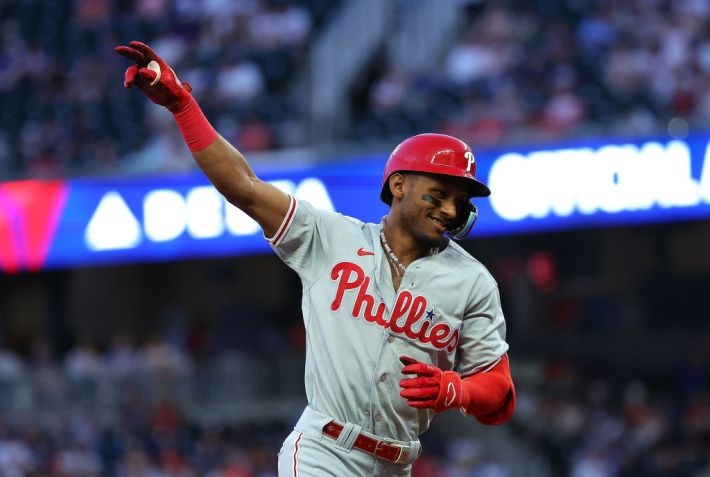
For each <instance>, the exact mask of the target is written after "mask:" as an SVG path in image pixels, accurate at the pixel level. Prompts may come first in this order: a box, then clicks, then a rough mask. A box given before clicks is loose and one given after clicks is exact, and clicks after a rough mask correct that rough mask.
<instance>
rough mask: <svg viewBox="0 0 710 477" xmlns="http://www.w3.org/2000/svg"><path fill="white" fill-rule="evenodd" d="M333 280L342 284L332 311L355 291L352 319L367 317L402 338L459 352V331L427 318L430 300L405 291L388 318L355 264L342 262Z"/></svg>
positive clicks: (367, 281)
mask: <svg viewBox="0 0 710 477" xmlns="http://www.w3.org/2000/svg"><path fill="white" fill-rule="evenodd" d="M330 278H331V280H333V281H336V280H337V281H338V291H337V292H336V294H335V300H333V303H331V304H330V309H331V310H333V311H338V310H339V309H340V306H341V305H342V303H343V296H345V292H347V291H349V290H353V292H354V293H357V296H356V297H355V303H354V304H353V309H352V316H353V318H359V317H360V316H363V317H364V318H365V320H366V321H368V322H370V323H375V324H377V325H379V326H381V327H383V328H385V329H387V328H389V329H391V330H392V331H394V332H395V333H397V334H399V335H404V336H406V337H407V338H409V339H412V340H417V341H419V342H421V343H424V344H427V343H431V344H432V345H433V346H434V347H435V348H438V349H446V351H448V352H451V351H453V350H454V349H456V345H457V344H458V340H459V330H453V331H452V330H451V327H450V326H449V325H447V324H446V323H443V322H441V323H437V324H435V325H434V326H431V322H430V321H429V320H427V319H426V318H423V317H424V313H425V312H426V309H427V301H426V298H424V297H423V296H421V295H412V294H411V293H410V292H408V291H406V290H404V291H402V292H400V293H399V294H398V295H397V301H396V302H395V304H394V309H393V310H392V315H391V316H390V317H389V319H387V318H386V317H385V316H384V315H385V304H384V303H382V302H380V303H378V304H377V307H375V297H374V296H372V295H371V294H369V293H368V292H367V289H368V288H369V286H370V277H368V276H366V275H365V272H364V271H363V269H362V268H360V266H358V265H357V264H355V263H352V262H340V263H338V264H336V265H335V266H334V267H333V270H331V272H330Z"/></svg>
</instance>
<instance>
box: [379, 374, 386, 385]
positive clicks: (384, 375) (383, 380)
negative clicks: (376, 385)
mask: <svg viewBox="0 0 710 477" xmlns="http://www.w3.org/2000/svg"><path fill="white" fill-rule="evenodd" d="M385 381H387V373H384V374H383V375H382V376H380V382H381V383H384V382H385Z"/></svg>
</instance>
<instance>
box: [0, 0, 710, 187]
mask: <svg viewBox="0 0 710 477" xmlns="http://www.w3.org/2000/svg"><path fill="white" fill-rule="evenodd" d="M338 3H339V2H337V0H300V1H297V2H291V1H285V0H241V1H239V2H232V1H227V0H209V1H205V2H199V1H196V0H179V1H167V0H153V1H149V2H137V1H129V0H123V1H110V0H86V1H81V2H72V1H71V0H49V1H45V0H23V1H19V0H7V1H4V2H2V3H0V102H1V103H2V105H3V107H2V111H1V112H0V177H3V178H12V177H15V178H16V177H54V176H63V175H77V174H78V175H88V174H99V173H132V172H157V171H163V170H175V169H181V168H185V167H191V166H192V165H191V162H190V161H189V156H187V154H186V152H185V151H184V147H182V143H181V141H180V140H179V138H178V137H176V136H175V128H174V126H173V125H172V124H171V120H170V118H169V117H168V116H167V115H165V114H156V112H157V110H158V108H155V107H153V106H152V105H151V104H150V103H149V102H148V101H145V99H144V98H143V97H142V96H141V95H139V94H128V93H126V92H124V91H121V86H120V83H121V77H122V73H123V70H124V68H125V66H126V65H125V62H124V61H122V58H119V57H117V55H115V54H114V52H113V47H114V46H115V45H117V44H120V43H126V42H127V41H129V40H131V39H137V38H139V39H141V40H144V41H146V42H148V43H150V44H151V45H152V46H154V47H155V49H157V50H158V51H159V52H160V53H161V55H163V56H164V57H165V59H166V60H167V61H168V62H169V63H170V64H172V65H173V66H174V67H175V69H176V71H178V72H179V74H180V76H181V79H183V80H186V81H188V82H190V83H191V84H192V86H193V87H194V89H195V94H196V95H197V97H199V100H200V103H201V104H202V106H203V108H204V109H205V111H206V113H207V115H208V117H210V119H211V120H212V121H213V123H214V124H215V125H216V127H217V129H218V130H219V131H220V133H221V134H222V135H224V136H225V137H226V138H227V139H229V140H230V141H232V142H233V143H235V144H236V145H237V146H238V147H240V148H241V149H243V150H246V151H255V150H274V149H280V148H289V147H293V146H308V144H305V143H304V142H306V141H308V138H307V137H306V136H305V135H304V134H300V133H299V132H302V131H304V130H306V129H307V127H306V125H305V124H304V123H305V122H307V121H308V117H307V112H306V111H299V110H298V107H297V106H296V104H295V103H294V101H293V98H292V95H293V91H292V89H293V85H294V83H295V78H297V77H298V74H299V72H302V69H303V67H304V65H305V64H307V60H304V59H307V58H308V47H309V45H310V44H311V43H312V42H313V41H314V39H315V38H316V37H317V33H318V31H319V28H322V26H323V25H324V24H326V23H327V20H328V18H329V17H330V16H331V15H333V14H334V12H335V11H337V9H338ZM462 4H463V5H468V6H467V7H466V8H462V12H467V15H466V21H464V22H462V23H463V24H462V28H461V34H460V37H459V38H458V40H457V41H456V42H455V43H454V44H453V45H451V48H450V49H449V50H448V52H446V53H445V55H444V57H443V58H439V59H435V60H433V62H434V63H433V64H432V67H431V68H430V69H428V70H427V71H425V72H421V73H418V74H417V73H411V74H405V73H403V72H402V71H398V70H397V68H396V66H395V65H394V64H393V62H392V61H388V60H387V58H384V59H383V60H382V61H379V62H377V61H375V62H373V66H372V71H370V74H369V78H371V80H370V81H364V82H361V84H359V86H358V87H356V88H355V89H354V90H353V91H352V94H351V102H352V103H353V106H352V113H353V117H354V120H353V125H352V128H351V134H350V137H349V138H342V139H343V140H356V141H372V140H374V139H384V138H386V139H387V140H388V141H394V140H396V139H399V138H401V137H402V136H404V135H408V134H411V133H415V132H421V131H422V130H435V131H441V132H448V133H451V134H454V135H457V136H460V137H462V138H464V139H466V140H468V141H470V142H471V143H472V144H475V145H485V144H491V143H498V142H501V141H515V140H521V139H523V140H531V139H532V140H544V139H548V138H554V137H560V136H561V135H575V134H595V133H602V132H603V133H609V132H613V133H616V134H626V135H638V134H654V133H663V132H665V131H666V129H667V127H668V125H669V124H671V129H672V131H671V134H677V135H683V134H685V133H687V131H688V129H689V128H707V126H708V124H709V123H710V87H709V86H710V33H709V32H710V29H708V28H707V24H708V22H709V21H710V7H709V6H708V3H707V2H705V1H703V0H673V1H671V0H653V1H650V0H624V1H620V0H603V1H591V0H547V1H544V2H525V1H521V0H509V1H506V2H495V5H493V4H490V5H487V4H484V3H483V2H477V1H469V2H462ZM402 8H408V6H407V2H406V1H405V2H402ZM383 56H386V55H383ZM672 119H675V120H674V121H673V122H671V120H672ZM184 159H187V160H184Z"/></svg>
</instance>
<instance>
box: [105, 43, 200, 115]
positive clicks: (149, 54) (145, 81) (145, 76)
mask: <svg viewBox="0 0 710 477" xmlns="http://www.w3.org/2000/svg"><path fill="white" fill-rule="evenodd" d="M129 45H130V46H123V45H120V46H117V47H116V48H115V50H116V53H118V54H119V55H121V56H124V57H126V58H128V59H129V60H131V61H133V62H134V63H135V64H134V65H131V66H129V67H128V69H127V70H126V72H125V74H124V81H123V86H124V87H126V88H130V87H132V86H137V87H138V88H139V89H140V90H141V91H143V93H144V94H145V95H146V96H147V97H148V99H150V100H151V101H153V102H154V103H155V104H159V105H160V106H165V107H166V108H168V109H169V110H170V111H172V112H176V111H179V110H180V109H181V108H182V107H183V106H185V105H187V103H189V102H190V98H191V97H192V95H191V94H190V92H191V91H192V86H190V84H189V83H187V82H186V81H185V82H182V81H180V80H179V79H178V77H177V75H176V74H175V71H173V69H172V68H171V67H170V66H168V65H167V63H165V61H163V59H162V58H161V57H160V56H158V55H157V54H156V53H155V52H154V51H153V50H152V49H151V48H150V47H149V46H148V45H146V44H145V43H141V42H140V41H132V42H130V43H129ZM153 62H155V63H154V64H157V70H153V69H151V68H150V67H149V65H150V64H151V63H153Z"/></svg>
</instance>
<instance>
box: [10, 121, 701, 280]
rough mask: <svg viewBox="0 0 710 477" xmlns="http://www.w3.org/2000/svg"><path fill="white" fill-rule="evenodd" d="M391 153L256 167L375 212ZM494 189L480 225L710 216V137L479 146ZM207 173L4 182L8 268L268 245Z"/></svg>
mask: <svg viewBox="0 0 710 477" xmlns="http://www.w3.org/2000/svg"><path fill="white" fill-rule="evenodd" d="M385 160H386V156H385V155H374V156H366V157H359V158H355V157H349V158H344V159H343V160H342V161H340V162H338V163H328V164H321V165H317V166H312V167H305V166H303V167H297V168H284V169H283V170H280V171H279V172H273V171H270V172H263V173H260V171H259V170H258V169H257V171H256V172H257V174H259V175H260V177H261V178H262V179H264V180H268V181H270V182H272V183H273V184H274V185H276V186H277V187H279V188H281V189H282V190H284V191H286V192H288V193H290V194H294V195H296V196H297V197H299V198H301V199H302V200H308V201H310V202H311V203H313V204H314V205H315V206H317V207H322V208H329V209H333V210H337V211H339V212H341V213H343V214H346V215H351V216H353V217H357V218H359V219H361V220H365V221H371V222H372V221H374V222H376V221H379V220H380V218H381V217H382V216H383V215H384V214H386V213H387V207H386V206H385V205H384V204H382V203H381V202H380V201H379V190H380V185H381V181H382V170H383V168H384V162H385ZM475 160H476V162H477V166H478V178H479V179H481V180H482V181H483V182H486V183H487V184H488V185H489V186H490V188H491V190H492V195H491V197H490V198H489V199H478V200H477V201H476V205H477V206H478V209H479V212H480V217H479V220H478V222H477V223H476V226H475V228H474V230H473V237H476V236H481V237H484V236H496V235H506V234H519V233H526V232H542V231H549V230H563V229H571V228H580V227H599V226H616V225H629V224H642V223H653V222H663V221H675V220H702V219H708V218H710V137H709V136H707V135H696V136H691V137H689V138H686V139H684V140H679V139H674V140H646V141H625V142H614V143H609V142H603V143H602V142H586V143H576V144H568V145H564V146H556V147H545V148H539V147H538V148H534V147H530V148H525V149H517V150H505V151H485V152H483V151H482V152H480V153H478V154H477V155H476V157H475ZM268 250H269V246H268V244H267V243H266V241H265V240H264V238H263V236H262V234H261V230H260V229H259V227H258V226H257V224H256V223H255V222H254V221H252V220H251V219H250V218H249V217H247V216H246V215H245V214H244V213H242V212H241V211H239V210H238V209H236V208H235V207H233V206H232V205H230V204H228V203H227V202H226V201H225V200H224V199H223V198H222V197H221V196H220V195H219V194H218V193H217V191H216V190H215V189H214V188H213V187H212V186H211V185H210V184H209V182H208V181H207V180H206V179H205V177H204V176H202V174H201V173H199V172H198V171H195V172H194V173H190V174H182V175H173V176H161V177H149V178H127V177H124V178H110V179H106V178H92V179H69V180H53V181H35V180H31V181H21V182H6V183H0V272H2V273H18V272H23V271H38V270H42V269H47V268H63V267H77V266H90V265H100V264H112V263H128V262H138V261H164V260H179V259H185V258H197V257H216V256H238V255H244V254H253V253H265V252H268Z"/></svg>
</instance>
